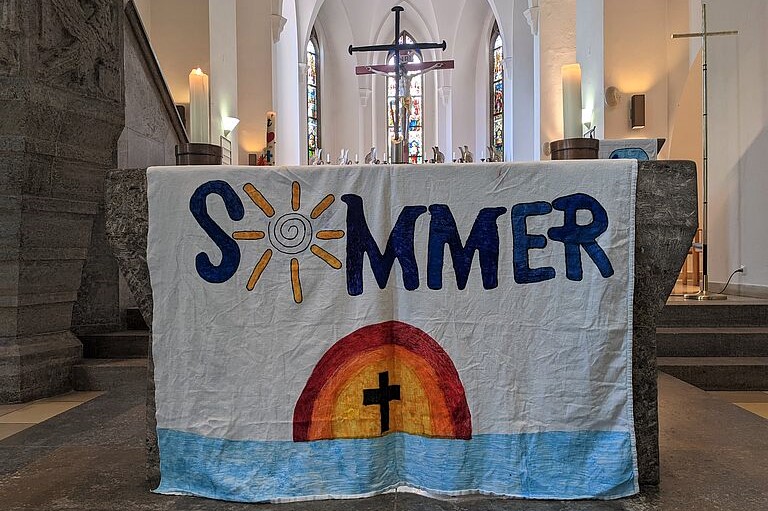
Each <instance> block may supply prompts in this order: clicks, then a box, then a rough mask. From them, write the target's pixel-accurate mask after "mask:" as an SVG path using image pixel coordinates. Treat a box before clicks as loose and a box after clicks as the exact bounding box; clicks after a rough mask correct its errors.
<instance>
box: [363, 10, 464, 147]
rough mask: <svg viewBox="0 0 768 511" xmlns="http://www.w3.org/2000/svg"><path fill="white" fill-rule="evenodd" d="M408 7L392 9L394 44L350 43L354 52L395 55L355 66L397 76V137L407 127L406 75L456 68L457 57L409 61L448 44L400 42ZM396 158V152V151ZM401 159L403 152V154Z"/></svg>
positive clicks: (375, 72) (364, 71)
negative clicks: (403, 116)
mask: <svg viewBox="0 0 768 511" xmlns="http://www.w3.org/2000/svg"><path fill="white" fill-rule="evenodd" d="M404 10H405V9H404V8H403V7H401V6H396V7H393V8H392V12H394V13H395V39H394V42H393V43H392V44H376V45H370V46H352V45H351V44H350V45H349V54H350V55H352V54H353V53H356V52H369V51H386V52H387V53H391V54H392V56H393V58H394V64H391V65H383V66H357V67H356V68H355V74H357V75H368V74H382V75H386V76H388V77H393V78H394V79H395V119H394V121H395V140H402V133H401V129H402V130H403V131H405V130H404V128H403V127H402V126H401V121H400V98H401V92H400V90H401V87H400V86H401V84H402V79H403V77H405V76H408V75H409V74H411V75H412V74H414V73H418V74H424V73H426V72H428V71H433V70H439V69H453V60H438V61H434V62H409V58H408V56H410V55H412V54H413V53H414V52H416V51H419V50H431V49H441V50H443V51H445V49H446V48H447V46H448V45H447V44H446V42H445V41H443V42H441V43H412V44H406V43H401V42H400V13H401V12H403V11H404ZM403 93H405V94H406V95H409V94H410V91H409V88H405V89H404V90H403ZM401 147H402V148H403V149H404V150H407V144H403V145H402V146H401ZM392 157H393V159H394V158H395V155H394V154H393V155H392ZM400 157H401V161H402V158H403V155H400Z"/></svg>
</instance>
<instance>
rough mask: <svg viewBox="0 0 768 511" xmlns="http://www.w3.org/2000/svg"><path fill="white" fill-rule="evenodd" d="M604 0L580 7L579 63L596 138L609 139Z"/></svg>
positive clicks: (586, 2) (582, 3)
mask: <svg viewBox="0 0 768 511" xmlns="http://www.w3.org/2000/svg"><path fill="white" fill-rule="evenodd" d="M604 9H605V7H604V5H603V0H578V1H577V3H576V60H577V61H578V62H579V64H581V102H582V109H583V110H585V111H586V112H587V115H588V116H589V115H590V113H591V120H592V126H594V127H595V138H605V137H604V134H605V108H604V105H605V94H604V92H603V91H604V90H605V85H604V80H605V78H604V70H605V66H604V63H605V51H604V26H603V25H604Z"/></svg>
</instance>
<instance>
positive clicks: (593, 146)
mask: <svg viewBox="0 0 768 511" xmlns="http://www.w3.org/2000/svg"><path fill="white" fill-rule="evenodd" d="M549 147H550V149H551V151H552V159H553V160H596V159H597V154H598V150H599V149H600V140H598V139H596V138H566V139H563V140H553V141H552V142H550V143H549Z"/></svg>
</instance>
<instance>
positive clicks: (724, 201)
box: [707, 0, 768, 296]
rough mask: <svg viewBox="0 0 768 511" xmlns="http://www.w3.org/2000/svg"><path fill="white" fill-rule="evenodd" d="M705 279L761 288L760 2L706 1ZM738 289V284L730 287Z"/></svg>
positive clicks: (765, 16)
mask: <svg viewBox="0 0 768 511" xmlns="http://www.w3.org/2000/svg"><path fill="white" fill-rule="evenodd" d="M707 5H708V10H707V18H708V20H707V21H708V29H709V30H713V31H716V30H738V31H739V34H738V35H737V36H723V37H712V38H710V39H709V43H708V53H709V56H708V74H709V83H708V87H709V174H710V180H709V182H710V215H709V219H710V239H709V242H710V243H709V245H710V247H709V248H710V278H711V280H712V281H716V282H724V281H725V279H727V278H728V275H729V274H730V272H731V271H733V270H734V269H736V268H738V266H739V265H742V264H743V265H744V266H745V272H744V274H743V275H738V274H737V276H736V277H735V278H734V281H735V282H736V283H737V284H738V285H740V286H741V291H742V292H748V293H752V294H755V293H757V294H761V295H763V296H766V295H768V257H766V254H768V231H767V230H766V228H765V211H766V207H765V204H766V196H768V172H766V170H765V166H766V161H768V87H767V86H766V84H768V66H767V65H766V55H767V54H768V35H767V32H766V26H768V3H766V2H765V1H763V0H741V1H740V2H732V1H724V0H709V1H708V2H707ZM737 289H738V287H737Z"/></svg>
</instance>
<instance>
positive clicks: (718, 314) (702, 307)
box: [657, 297, 768, 328]
mask: <svg viewBox="0 0 768 511" xmlns="http://www.w3.org/2000/svg"><path fill="white" fill-rule="evenodd" d="M738 298H739V297H733V298H730V297H729V299H728V300H724V301H702V302H697V301H688V300H685V301H683V300H682V299H681V300H676V301H673V300H670V301H669V302H667V305H666V306H665V307H664V309H663V310H662V312H661V315H660V316H659V320H658V323H657V326H659V327H702V328H710V327H759V326H768V301H765V300H763V301H762V302H764V303H750V302H747V303H745V302H744V301H743V299H741V300H740V299H738Z"/></svg>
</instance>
